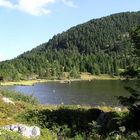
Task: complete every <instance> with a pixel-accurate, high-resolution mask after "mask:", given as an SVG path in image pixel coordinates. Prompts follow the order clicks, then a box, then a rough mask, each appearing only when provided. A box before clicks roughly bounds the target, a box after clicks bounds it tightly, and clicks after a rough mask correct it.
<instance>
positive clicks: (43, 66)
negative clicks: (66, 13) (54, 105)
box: [0, 12, 140, 80]
mask: <svg viewBox="0 0 140 140" xmlns="http://www.w3.org/2000/svg"><path fill="white" fill-rule="evenodd" d="M138 25H140V12H125V13H119V14H113V15H110V16H107V17H103V18H99V19H93V20H90V21H89V22H86V23H84V24H81V25H77V26H75V27H73V28H70V29H69V30H67V31H66V32H63V33H61V34H58V35H55V36H54V37H53V38H52V39H50V40H49V41H48V42H47V43H44V44H41V45H40V46H38V47H36V48H34V49H33V50H31V51H28V52H25V53H24V54H21V55H19V56H18V57H17V58H15V59H12V60H8V61H4V62H1V63H0V76H1V77H3V78H4V79H5V80H19V79H29V78H33V77H39V78H50V77H53V78H61V77H62V75H63V72H70V73H76V72H77V73H78V72H90V73H91V74H97V75H98V74H111V75H118V74H119V70H120V69H126V68H127V67H128V66H130V65H133V66H134V67H137V66H138V64H137V61H135V60H134V59H135V58H132V57H131V54H132V51H133V45H132V43H131V41H130V37H129V31H130V29H132V28H133V27H136V26H138ZM19 47H20V44H19Z"/></svg>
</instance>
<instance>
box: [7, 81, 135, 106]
mask: <svg viewBox="0 0 140 140" xmlns="http://www.w3.org/2000/svg"><path fill="white" fill-rule="evenodd" d="M133 83H134V81H129V82H124V81H119V80H118V81H112V80H111V81H108V80H106V81H104V80H100V81H77V82H72V83H71V84H69V83H59V82H48V83H37V84H35V85H34V86H8V89H10V90H14V91H17V92H21V93H22V94H25V95H32V96H33V97H36V98H37V99H38V100H39V102H40V103H41V104H62V103H63V104H65V105H75V104H76V105H77V104H79V105H118V101H117V99H116V97H115V96H121V95H123V96H127V95H130V93H129V92H128V91H127V90H125V89H124V86H130V85H133Z"/></svg>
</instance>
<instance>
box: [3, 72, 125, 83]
mask: <svg viewBox="0 0 140 140" xmlns="http://www.w3.org/2000/svg"><path fill="white" fill-rule="evenodd" d="M92 80H124V78H121V77H119V76H114V77H113V76H110V75H107V74H102V75H99V76H98V75H91V74H89V73H81V74H80V78H79V79H74V78H71V79H68V78H65V79H63V80H47V79H35V80H22V81H17V82H14V81H5V82H1V83H0V85H1V86H12V85H20V86H33V85H34V84H36V83H45V82H60V83H71V82H73V81H92Z"/></svg>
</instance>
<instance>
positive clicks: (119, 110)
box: [114, 107, 122, 112]
mask: <svg viewBox="0 0 140 140" xmlns="http://www.w3.org/2000/svg"><path fill="white" fill-rule="evenodd" d="M114 110H115V111H118V112H121V111H122V109H121V108H120V107H114Z"/></svg>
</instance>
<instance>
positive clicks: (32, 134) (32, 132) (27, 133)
mask: <svg viewBox="0 0 140 140" xmlns="http://www.w3.org/2000/svg"><path fill="white" fill-rule="evenodd" d="M2 129H5V130H9V131H15V132H19V133H21V135H22V136H24V137H28V138H36V137H39V136H40V128H39V127H37V126H31V127H30V126H27V125H24V124H12V125H7V126H4V127H2Z"/></svg>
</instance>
